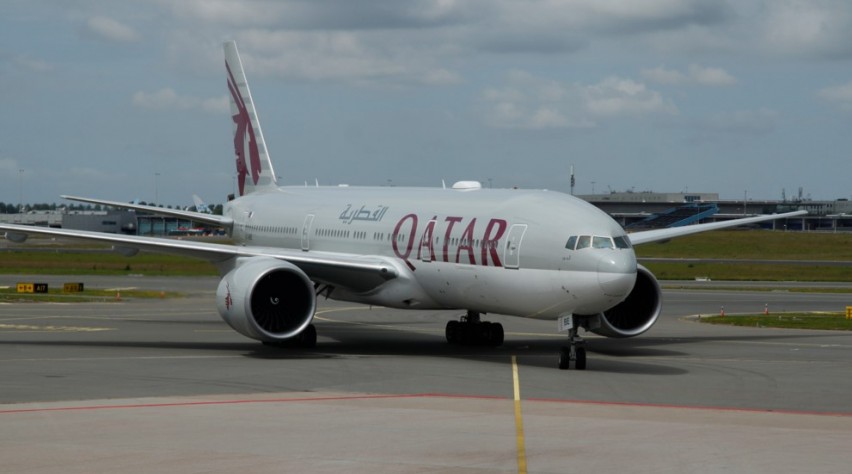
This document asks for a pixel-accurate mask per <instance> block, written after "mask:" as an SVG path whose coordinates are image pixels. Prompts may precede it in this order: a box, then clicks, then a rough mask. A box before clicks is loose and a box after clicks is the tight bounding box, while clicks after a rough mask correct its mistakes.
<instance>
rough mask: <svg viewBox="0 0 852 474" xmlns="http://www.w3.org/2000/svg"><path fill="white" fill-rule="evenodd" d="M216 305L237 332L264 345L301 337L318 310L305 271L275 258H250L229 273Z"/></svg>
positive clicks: (223, 282) (219, 290)
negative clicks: (262, 342)
mask: <svg viewBox="0 0 852 474" xmlns="http://www.w3.org/2000/svg"><path fill="white" fill-rule="evenodd" d="M216 302H217V303H216V305H217V307H218V310H219V314H220V315H221V316H222V319H224V320H225V322H227V323H228V325H229V326H231V327H232V328H234V330H235V331H237V332H238V333H240V334H242V335H244V336H247V337H250V338H252V339H257V340H259V341H265V342H276V341H282V340H285V339H289V338H291V337H293V336H295V335H297V334H299V333H300V332H302V330H304V329H305V328H306V327H307V326H308V324H310V323H311V320H312V319H313V317H314V312H315V311H316V294H315V293H314V286H313V283H311V280H310V279H309V278H308V276H307V275H305V272H303V271H302V270H301V269H299V267H297V266H295V265H293V264H292V263H289V262H285V261H282V260H277V259H274V258H250V259H247V260H246V261H245V262H244V263H242V264H240V265H239V266H238V267H237V268H235V269H233V270H231V271H230V272H228V274H226V275H225V277H224V278H222V281H220V282H219V288H218V289H217V290H216Z"/></svg>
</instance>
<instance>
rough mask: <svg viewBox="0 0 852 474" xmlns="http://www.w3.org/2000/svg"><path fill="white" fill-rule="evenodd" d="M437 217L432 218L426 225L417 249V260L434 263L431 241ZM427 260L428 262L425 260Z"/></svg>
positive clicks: (432, 243) (433, 246) (433, 245)
mask: <svg viewBox="0 0 852 474" xmlns="http://www.w3.org/2000/svg"><path fill="white" fill-rule="evenodd" d="M437 218H438V216H434V217H432V220H430V221H429V223H428V224H426V229H425V230H424V231H423V237H421V238H420V248H418V249H417V259H418V260H424V261H429V262H434V261H435V260H436V258H435V242H434V241H433V240H432V238H433V236H434V233H435V219H437ZM427 259H428V260H427Z"/></svg>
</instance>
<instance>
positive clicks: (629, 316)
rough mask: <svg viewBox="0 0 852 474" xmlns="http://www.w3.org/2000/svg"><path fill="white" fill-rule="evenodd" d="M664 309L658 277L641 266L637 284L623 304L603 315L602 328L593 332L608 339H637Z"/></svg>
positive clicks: (639, 266)
mask: <svg viewBox="0 0 852 474" xmlns="http://www.w3.org/2000/svg"><path fill="white" fill-rule="evenodd" d="M661 309H662V297H661V291H660V284H659V283H657V279H656V278H655V277H654V274H653V273H651V272H650V271H649V270H648V269H647V268H645V267H643V266H642V265H638V266H637V271H636V284H635V285H634V286H633V290H632V291H631V292H630V294H629V295H627V298H625V299H624V301H622V302H621V303H619V304H617V305H615V306H613V307H612V308H610V309H608V310H606V311H604V312H603V313H601V315H600V316H601V317H600V323H601V324H600V327H597V328H594V329H591V331H592V332H593V333H595V334H600V335H601V336H606V337H633V336H638V335H640V334H642V333H643V332H645V331H647V330H648V329H650V328H651V326H653V325H654V323H655V322H656V321H657V317H658V316H660V310H661Z"/></svg>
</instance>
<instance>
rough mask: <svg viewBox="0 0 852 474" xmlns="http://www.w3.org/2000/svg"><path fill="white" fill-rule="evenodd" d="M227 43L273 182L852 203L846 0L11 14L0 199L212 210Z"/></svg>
mask: <svg viewBox="0 0 852 474" xmlns="http://www.w3.org/2000/svg"><path fill="white" fill-rule="evenodd" d="M229 39H235V40H237V43H238V45H239V48H240V51H241V54H242V56H243V61H244V63H245V66H246V73H247V75H248V77H249V81H250V83H251V86H252V92H253V95H254V99H255V102H256V104H257V107H258V112H259V115H260V117H261V121H262V126H263V131H264V135H265V137H266V140H267V143H268V145H269V149H270V154H271V156H272V159H273V162H274V164H275V166H276V172H277V174H278V175H280V177H281V182H282V183H283V184H294V185H299V184H304V183H305V182H306V181H308V182H310V183H314V182H315V180H319V182H320V184H328V185H336V184H339V183H348V184H351V185H388V184H392V185H395V186H396V185H399V186H402V185H413V186H440V185H441V180H446V182H448V183H451V182H453V181H456V180H463V179H468V180H480V181H482V182H483V183H485V185H486V186H488V184H489V183H491V185H492V186H494V187H510V186H519V187H523V188H547V189H554V190H560V191H566V192H567V191H568V189H569V176H570V167H571V165H574V167H575V170H576V183H577V184H576V192H577V193H578V194H587V193H591V192H593V191H594V192H597V193H602V192H604V193H605V192H609V191H610V190H613V191H624V190H630V189H632V190H635V191H644V190H652V191H658V192H680V191H690V192H718V193H720V195H721V197H722V198H723V199H724V198H727V199H737V198H742V197H743V196H744V195H747V196H748V197H749V198H754V199H780V198H781V193H782V190H786V193H787V196H788V197H792V196H795V195H796V194H798V189H799V187H802V188H803V189H804V195H805V197H808V196H810V197H811V198H812V199H836V198H850V197H852V3H850V2H848V1H846V0H816V1H796V0H765V1H762V0H736V1H729V2H726V1H722V0H707V1H699V0H562V1H560V0H527V1H518V0H511V1H510V0H467V1H460V0H459V1H456V0H409V1H399V0H359V1H352V0H325V1H323V0H292V1H266V0H252V1H227V0H181V1H178V0H173V1H167V0H148V1H142V0H138V1H121V2H114V1H106V0H85V1H84V0H80V1H59V0H55V1H50V0H5V1H3V2H2V3H0V201H2V202H18V199H19V195H21V194H22V195H23V199H24V201H25V202H60V200H59V198H58V195H59V194H78V195H86V196H91V197H98V198H104V199H116V200H131V199H135V198H138V199H141V200H145V201H152V200H154V199H155V198H156V199H157V200H159V201H160V202H163V203H166V204H176V205H178V204H180V205H187V204H191V202H192V200H191V196H192V194H198V195H200V196H201V197H202V198H204V199H205V200H206V201H208V202H211V203H217V202H222V201H223V200H224V196H225V195H226V194H227V193H229V192H232V190H233V188H234V171H235V170H234V157H233V150H232V146H231V137H230V134H231V121H230V117H229V113H228V108H227V99H226V95H225V94H226V92H227V90H226V82H225V73H224V60H223V53H222V42H223V41H226V40H229ZM20 170H23V172H22V171H20Z"/></svg>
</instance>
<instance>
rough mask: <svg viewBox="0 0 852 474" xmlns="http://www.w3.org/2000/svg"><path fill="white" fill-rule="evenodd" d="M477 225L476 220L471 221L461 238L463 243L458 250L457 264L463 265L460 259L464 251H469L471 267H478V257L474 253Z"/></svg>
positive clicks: (460, 243)
mask: <svg viewBox="0 0 852 474" xmlns="http://www.w3.org/2000/svg"><path fill="white" fill-rule="evenodd" d="M475 225H476V218H475V217H474V218H473V219H471V221H470V224H468V225H467V228H466V229H465V230H464V232H463V233H462V236H461V241H460V242H459V248H458V250H456V263H461V262H460V258H459V257H461V253H462V250H467V256H468V259H470V264H471V265H476V257H475V256H474V253H473V226H475Z"/></svg>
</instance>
